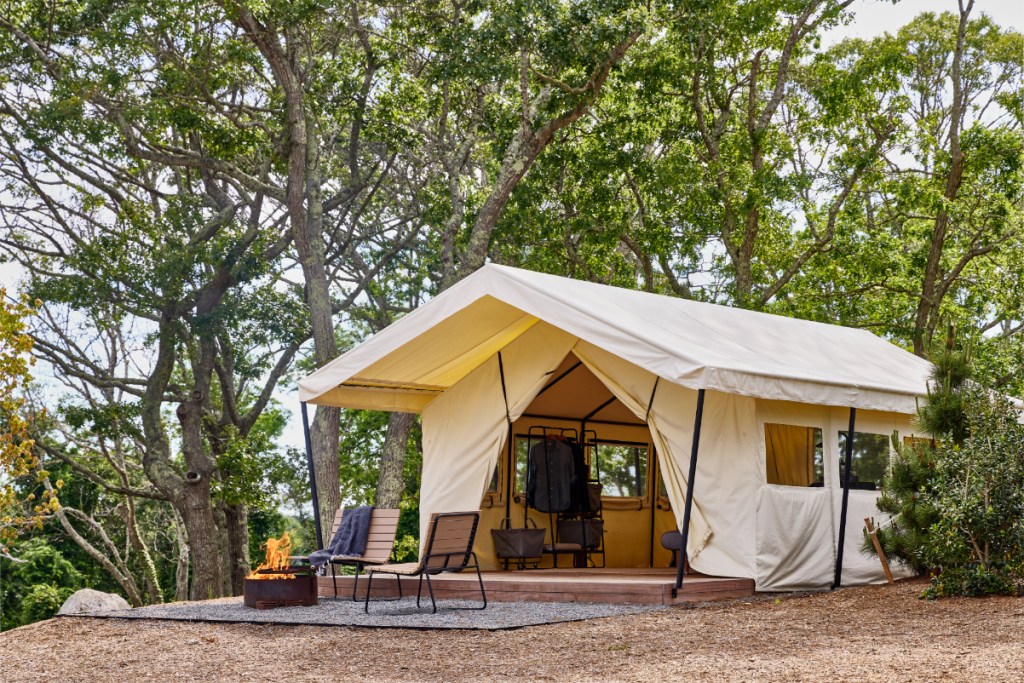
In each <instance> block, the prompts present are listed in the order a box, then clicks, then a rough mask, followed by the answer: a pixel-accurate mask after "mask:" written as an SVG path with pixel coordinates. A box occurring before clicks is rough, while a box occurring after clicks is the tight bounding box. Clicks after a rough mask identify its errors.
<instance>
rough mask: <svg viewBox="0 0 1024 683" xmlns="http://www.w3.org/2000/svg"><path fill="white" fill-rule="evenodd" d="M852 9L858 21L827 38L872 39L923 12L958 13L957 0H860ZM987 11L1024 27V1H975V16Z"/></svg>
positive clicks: (1002, 23)
mask: <svg viewBox="0 0 1024 683" xmlns="http://www.w3.org/2000/svg"><path fill="white" fill-rule="evenodd" d="M965 2H966V0H965ZM851 9H852V10H853V13H854V20H853V21H852V22H851V23H850V24H848V25H847V26H843V27H841V28H839V29H836V30H835V31H832V32H831V33H830V34H829V35H828V36H827V39H831V40H836V41H838V40H841V39H843V38H847V37H858V38H871V37H873V36H878V35H881V34H883V33H886V32H889V33H894V32H896V31H897V30H898V29H899V27H900V26H903V25H904V24H906V23H907V22H909V21H910V20H911V19H913V18H914V17H915V16H917V15H918V14H920V13H921V12H954V13H955V12H957V11H958V5H957V0H901V2H899V3H897V4H895V5H894V4H892V2H891V1H890V0H857V2H855V3H854V4H853V5H851ZM981 14H987V15H988V16H989V17H990V18H991V19H992V20H994V21H995V22H996V23H997V24H999V25H1000V26H1004V27H1012V28H1014V29H1017V30H1018V31H1020V30H1024V1H1022V0H975V3H974V9H973V10H971V16H972V17H973V16H978V15H981Z"/></svg>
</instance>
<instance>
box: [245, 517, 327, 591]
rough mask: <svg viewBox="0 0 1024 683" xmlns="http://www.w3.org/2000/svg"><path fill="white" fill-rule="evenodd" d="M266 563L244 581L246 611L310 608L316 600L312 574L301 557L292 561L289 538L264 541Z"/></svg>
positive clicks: (286, 535)
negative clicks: (302, 606)
mask: <svg viewBox="0 0 1024 683" xmlns="http://www.w3.org/2000/svg"><path fill="white" fill-rule="evenodd" d="M264 547H265V548H266V549H267V558H266V561H265V562H264V563H263V564H261V565H260V566H259V567H257V568H256V569H254V570H253V572H252V573H251V574H249V576H247V577H246V579H245V584H244V587H243V590H242V595H243V602H244V603H245V606H246V607H254V608H256V609H271V608H273V607H293V606H298V605H305V606H312V605H315V604H316V600H317V585H316V574H315V573H314V571H313V569H312V567H310V566H309V563H308V561H307V562H304V561H305V559H306V558H304V557H292V556H291V549H292V542H291V537H289V536H288V534H287V533H286V534H284V535H283V536H281V538H271V539H268V540H267V542H266V543H265V544H264Z"/></svg>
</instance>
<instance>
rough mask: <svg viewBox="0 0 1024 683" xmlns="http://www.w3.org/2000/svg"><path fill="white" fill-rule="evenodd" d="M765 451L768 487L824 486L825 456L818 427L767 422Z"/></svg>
mask: <svg viewBox="0 0 1024 683" xmlns="http://www.w3.org/2000/svg"><path fill="white" fill-rule="evenodd" d="M764 452H765V469H766V471H767V475H768V483H769V484H780V485H782V486H824V483H825V456H824V449H823V448H822V440H821V430H820V429H818V428H817V427H798V426H796V425H784V424H769V423H766V424H765V426H764Z"/></svg>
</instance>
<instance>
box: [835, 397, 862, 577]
mask: <svg viewBox="0 0 1024 683" xmlns="http://www.w3.org/2000/svg"><path fill="white" fill-rule="evenodd" d="M856 425H857V409H856V408H850V428H849V431H847V432H846V455H845V457H844V458H843V460H844V462H843V506H842V509H841V510H840V512H839V540H838V541H837V542H836V576H835V580H834V581H833V583H832V589H833V590H835V589H836V588H839V586H841V585H842V583H843V544H844V543H845V542H846V511H847V508H848V507H849V505H850V466H851V461H852V460H853V430H854V427H856Z"/></svg>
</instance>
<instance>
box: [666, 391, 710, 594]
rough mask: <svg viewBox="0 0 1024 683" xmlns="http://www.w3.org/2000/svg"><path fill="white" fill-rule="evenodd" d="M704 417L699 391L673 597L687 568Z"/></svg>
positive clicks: (702, 392) (680, 586)
mask: <svg viewBox="0 0 1024 683" xmlns="http://www.w3.org/2000/svg"><path fill="white" fill-rule="evenodd" d="M703 417H704V390H703V389H698V390H697V414H696V416H694V418H693V446H692V447H691V448H690V472H689V476H687V478H686V505H685V507H684V508H683V528H682V529H680V531H681V532H682V535H683V538H682V542H681V544H680V547H679V560H678V561H677V562H676V587H675V590H674V591H673V592H672V597H675V596H676V593H678V591H679V589H680V588H682V587H683V567H685V566H686V547H687V545H688V544H689V542H690V511H691V510H692V509H693V480H694V479H696V478H697V451H698V450H699V449H700V423H701V420H702V418H703Z"/></svg>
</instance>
